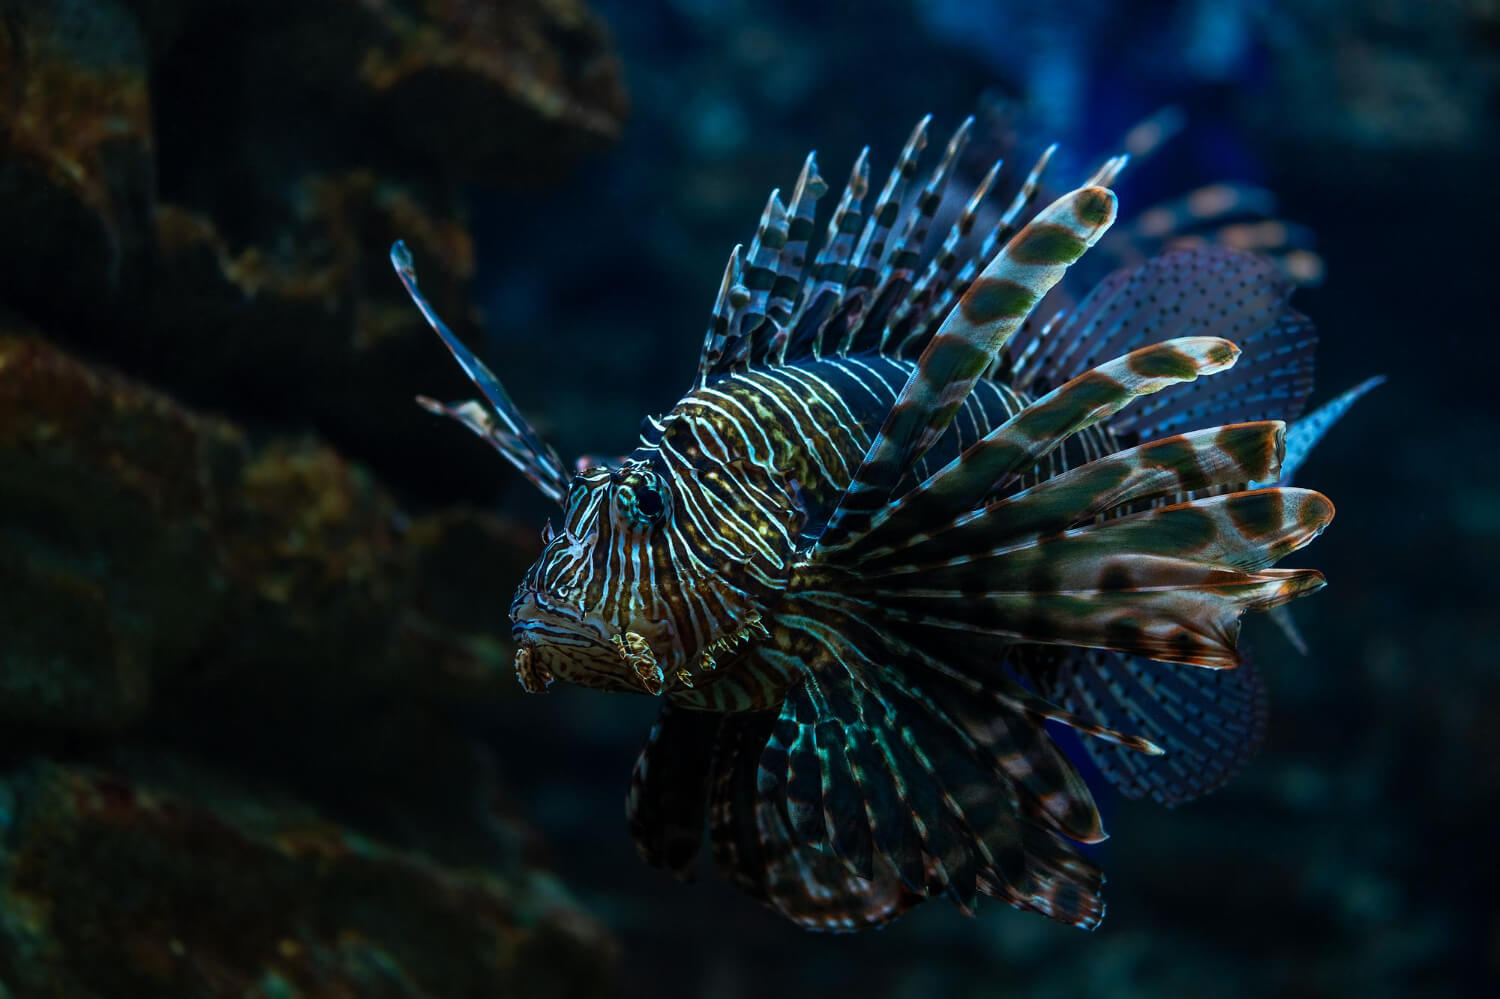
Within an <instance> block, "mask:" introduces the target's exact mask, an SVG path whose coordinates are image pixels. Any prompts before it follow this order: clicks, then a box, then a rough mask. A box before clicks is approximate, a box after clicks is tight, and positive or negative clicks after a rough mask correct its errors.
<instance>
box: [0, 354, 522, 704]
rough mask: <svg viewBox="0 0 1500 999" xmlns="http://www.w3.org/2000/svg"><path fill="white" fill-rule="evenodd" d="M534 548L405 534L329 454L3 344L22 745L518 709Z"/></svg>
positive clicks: (476, 530) (474, 537)
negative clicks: (250, 722) (464, 709)
mask: <svg viewBox="0 0 1500 999" xmlns="http://www.w3.org/2000/svg"><path fill="white" fill-rule="evenodd" d="M528 542H529V543H528ZM534 544H535V540H534V539H532V538H530V537H529V536H524V535H522V534H520V533H519V532H517V531H516V530H515V529H514V528H511V527H507V526H505V525H504V524H503V523H502V522H500V521H498V520H495V519H493V518H490V517H487V516H484V515H479V514H476V513H464V512H461V511H451V512H446V513H440V514H434V515H431V516H430V517H428V518H418V519H417V520H415V521H412V520H410V519H409V518H407V517H406V516H405V515H404V514H402V513H401V511H400V509H399V508H398V506H397V504H396V503H395V501H394V500H393V499H392V498H391V497H390V496H389V495H388V494H387V493H386V492H385V491H384V490H383V489H381V488H380V487H379V485H378V484H377V483H376V482H375V481H374V480H373V479H372V478H371V477H370V476H369V474H368V473H367V472H365V471H364V470H363V469H361V468H360V467H358V466H356V465H352V464H350V463H349V462H347V461H345V460H344V459H342V458H341V457H339V456H338V455H337V454H336V453H334V452H333V451H331V450H329V449H328V448H326V447H323V446H321V445H319V444H317V443H315V442H312V441H308V440H302V439H282V440H276V441H271V442H269V443H266V444H264V445H260V446H253V445H252V444H251V443H250V442H249V441H248V440H247V439H246V437H245V435H244V434H243V433H242V432H241V431H240V430H239V429H237V428H236V427H235V426H233V425H232V424H229V423H227V422H225V421H223V420H219V419H216V418H212V417H207V416H203V415H199V414H196V413H194V412H192V411H190V410H188V409H185V408H183V407H181V406H179V405H177V404H175V403H174V402H172V401H171V399H170V398H168V397H167V396H165V395H163V394H161V393H159V392H156V391H153V390H151V389H149V388H147V387H145V386H143V385H140V384H139V383H136V382H134V381H132V380H130V379H127V378H124V377H122V376H119V375H116V374H111V373H108V372H105V371H103V370H101V369H98V368H95V367H93V366H91V365H89V364H87V363H85V362H82V361H80V360H78V359H76V358H73V357H70V356H69V355H67V354H66V353H64V352H62V351H60V350H58V349H57V348H55V347H53V346H51V345H49V344H47V343H46V342H45V341H43V340H41V339H39V338H37V337H35V336H32V335H26V334H21V333H10V334H5V335H0V595H3V599H0V624H3V625H4V629H3V634H4V636H5V645H4V650H3V651H4V667H5V668H4V669H3V670H0V718H3V719H6V720H8V721H9V722H11V723H13V724H14V723H20V724H28V725H39V726H45V727H60V728H64V729H70V730H83V729H97V728H120V727H123V726H127V725H129V724H131V723H132V722H135V721H137V720H139V719H140V718H141V717H142V716H143V714H144V713H145V712H146V711H147V709H148V708H149V707H150V705H151V703H152V701H153V695H154V693H158V692H160V691H162V690H163V689H165V690H166V693H167V695H168V696H176V697H178V698H181V697H184V696H187V694H188V693H189V692H190V693H191V695H192V697H193V699H194V703H195V705H196V707H197V708H198V709H199V710H200V711H209V712H211V711H212V709H213V708H214V707H216V706H219V707H222V706H225V705H231V704H235V703H237V702H239V701H241V700H242V699H244V698H246V697H249V698H251V700H252V701H254V700H256V699H259V700H262V701H266V702H273V701H274V702H277V703H279V704H288V703H293V704H295V703H304V702H305V703H311V704H314V705H327V704H330V703H339V702H343V703H349V702H357V701H360V700H361V699H367V698H369V697H371V696H373V695H377V694H385V695H401V696H414V697H417V698H418V699H424V700H433V701H436V700H443V699H446V700H450V701H457V700H462V701H464V702H466V703H469V704H471V705H479V704H483V703H486V702H490V701H493V699H494V698H496V697H502V696H509V694H510V692H511V691H512V690H513V685H514V681H513V679H512V676H511V671H510V665H509V647H508V637H509V636H508V632H509V622H508V619H507V617H506V613H505V611H506V608H507V606H508V600H509V595H510V594H509V590H510V586H511V584H512V582H513V579H514V576H515V575H516V572H517V568H518V566H519V565H520V564H521V562H522V561H523V560H524V559H525V558H527V557H528V554H529V551H530V547H532V546H534ZM486 566H494V567H495V570H496V571H494V572H493V573H488V572H485V571H483V569H484V567H486ZM458 595H461V596H462V600H461V601H459V603H458V604H457V605H455V606H452V607H450V606H449V603H450V598H451V597H455V596H458ZM174 691H176V693H175V694H174Z"/></svg>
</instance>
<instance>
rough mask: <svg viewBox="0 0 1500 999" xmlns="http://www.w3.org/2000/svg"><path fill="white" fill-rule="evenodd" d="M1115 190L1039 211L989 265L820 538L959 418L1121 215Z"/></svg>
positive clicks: (1075, 195) (851, 523)
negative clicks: (1050, 295) (1007, 349)
mask: <svg viewBox="0 0 1500 999" xmlns="http://www.w3.org/2000/svg"><path fill="white" fill-rule="evenodd" d="M1114 216H1115V196H1114V194H1113V193H1112V192H1110V191H1109V190H1108V189H1106V188H1102V187H1083V188H1079V189H1078V190H1076V191H1073V192H1072V193H1070V194H1067V195H1064V196H1063V197H1062V198H1060V199H1058V200H1057V201H1055V202H1053V203H1052V204H1051V205H1049V206H1048V207H1047V208H1044V209H1043V210H1042V211H1041V212H1039V213H1038V214H1037V216H1036V218H1035V219H1033V220H1032V221H1031V222H1030V223H1029V224H1028V225H1027V226H1026V228H1024V229H1022V230H1021V232H1020V233H1019V234H1017V235H1016V237H1015V238H1014V239H1012V240H1011V241H1010V242H1009V243H1008V244H1006V247H1005V249H1004V250H1002V251H1001V252H1000V253H999V255H997V256H996V257H995V259H994V260H993V261H992V262H991V263H990V264H989V266H987V267H986V268H985V270H984V273H983V274H982V275H981V276H980V277H979V279H978V280H976V281H975V282H974V283H973V284H972V285H971V286H970V287H969V290H968V291H966V292H965V293H964V296H963V298H962V299H960V301H959V304H958V307H957V308H955V309H954V310H953V312H952V313H951V314H950V315H949V316H948V318H947V319H946V320H945V321H944V322H943V325H942V326H941V327H939V329H938V331H937V333H935V334H934V335H933V337H932V340H931V341H930V342H929V343H928V344H927V347H926V348H925V349H924V350H923V351H922V356H921V357H920V358H919V359H918V361H917V366H916V369H915V370H914V371H913V372H912V374H911V377H910V378H909V379H908V380H907V382H906V385H905V386H904V387H903V388H902V389H901V393H900V394H899V395H898V396H897V398H896V401H895V403H894V404H893V406H892V407H891V411H890V415H889V416H887V417H886V419H885V422H884V423H883V424H882V426H881V428H880V430H879V432H877V433H876V435H875V437H874V439H873V440H872V441H871V443H870V446H869V448H868V449H867V450H866V452H865V456H864V458H863V460H862V461H861V462H860V465H859V469H858V470H857V471H856V472H855V475H854V480H853V482H852V483H851V484H850V486H849V488H848V489H847V490H846V491H845V493H844V495H843V497H842V498H841V499H840V500H839V503H838V506H837V507H836V508H835V511H834V513H833V515H832V516H831V517H830V519H829V522H828V525H827V526H826V527H825V528H824V531H823V535H822V537H821V538H820V539H819V542H818V547H819V548H820V549H826V548H831V547H836V546H838V545H839V544H840V543H842V542H843V541H844V540H846V539H847V538H848V537H850V536H852V535H855V534H858V533H862V532H863V530H864V529H865V528H866V526H867V525H868V522H869V518H870V517H871V516H872V515H873V514H874V512H875V511H876V510H878V509H879V508H880V507H881V506H882V505H883V504H884V503H885V502H886V501H887V500H888V499H889V498H890V495H891V492H892V490H894V489H895V487H896V484H897V482H898V481H899V479H900V477H901V475H902V474H903V473H904V472H905V471H906V470H907V469H908V468H909V467H910V466H911V464H912V463H913V462H915V461H916V460H917V459H918V458H920V457H921V456H922V454H923V453H925V452H926V450H927V448H928V447H930V446H931V445H932V443H933V442H934V441H936V440H937V439H938V437H940V436H941V435H942V433H943V431H944V430H946V429H947V428H948V425H949V424H950V423H951V422H952V420H953V416H954V414H955V413H956V412H957V411H958V408H959V406H961V405H962V404H963V401H964V399H965V398H967V396H968V394H969V392H970V390H971V389H972V388H973V386H974V383H975V382H976V381H977V380H978V379H979V378H980V377H981V376H982V375H983V374H984V372H985V370H986V369H987V368H988V367H989V366H990V364H991V363H992V362H993V361H994V359H995V357H996V355H997V353H998V352H999V350H1000V348H1001V347H1002V346H1004V344H1005V341H1006V340H1007V339H1009V338H1010V336H1011V335H1012V334H1013V333H1014V332H1015V331H1016V330H1017V329H1018V328H1019V327H1020V325H1021V322H1022V320H1024V319H1025V318H1026V316H1027V315H1028V314H1029V313H1030V311H1031V309H1032V307H1033V306H1034V305H1035V304H1036V303H1037V301H1039V300H1040V299H1041V298H1042V296H1043V295H1045V294H1046V292H1047V291H1048V290H1049V289H1050V288H1052V286H1053V285H1055V284H1057V282H1058V281H1059V280H1061V279H1062V275H1063V272H1064V271H1065V270H1066V269H1067V267H1068V265H1069V264H1071V263H1073V262H1074V261H1075V260H1077V259H1078V258H1079V257H1080V256H1082V255H1083V252H1084V251H1085V250H1086V249H1088V247H1089V246H1091V245H1092V244H1093V243H1094V242H1095V241H1096V240H1098V238H1099V237H1100V236H1101V235H1103V233H1104V231H1105V230H1106V229H1107V228H1108V227H1109V225H1110V223H1111V222H1113V221H1114Z"/></svg>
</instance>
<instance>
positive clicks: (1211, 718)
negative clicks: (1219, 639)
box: [1031, 650, 1266, 805]
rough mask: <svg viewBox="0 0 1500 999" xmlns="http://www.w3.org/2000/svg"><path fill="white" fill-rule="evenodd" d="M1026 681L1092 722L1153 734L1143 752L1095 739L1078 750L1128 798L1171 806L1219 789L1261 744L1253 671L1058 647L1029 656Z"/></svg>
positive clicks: (1260, 699)
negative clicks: (1149, 750)
mask: <svg viewBox="0 0 1500 999" xmlns="http://www.w3.org/2000/svg"><path fill="white" fill-rule="evenodd" d="M1031 674H1032V679H1033V682H1034V683H1035V685H1036V687H1037V689H1038V690H1040V691H1042V693H1043V694H1044V696H1046V697H1047V698H1048V699H1049V700H1052V701H1055V702H1056V703H1058V704H1060V705H1062V706H1063V707H1065V708H1067V709H1069V710H1070V711H1074V712H1076V713H1078V714H1080V715H1082V716H1083V717H1086V718H1088V719H1090V720H1091V721H1093V722H1095V723H1097V724H1100V725H1106V726H1121V727H1124V728H1127V729H1129V730H1130V731H1133V732H1139V733H1141V734H1142V735H1145V736H1147V737H1148V738H1150V739H1152V740H1153V741H1154V742H1155V743H1157V744H1158V745H1160V746H1161V747H1162V749H1163V750H1164V752H1163V753H1162V754H1160V755H1151V756H1148V755H1143V754H1141V753H1134V752H1130V751H1129V750H1126V749H1123V748H1122V747H1120V746H1116V745H1111V744H1109V743H1107V742H1103V741H1101V740H1098V739H1084V740H1083V746H1084V749H1085V750H1086V751H1087V752H1088V754H1089V756H1090V757H1091V758H1092V759H1093V761H1094V763H1095V764H1096V765H1097V766H1098V767H1099V769H1100V770H1101V771H1102V772H1103V773H1104V775H1105V777H1107V778H1108V779H1109V781H1110V783H1112V784H1114V785H1115V787H1116V788H1118V789H1119V790H1120V791H1121V793H1123V794H1124V795H1126V796H1127V797H1130V798H1151V799H1153V800H1155V801H1158V802H1160V803H1162V804H1165V805H1178V804H1182V803H1183V802H1187V801H1191V800H1193V799H1195V798H1199V797H1202V796H1203V795H1205V794H1208V793H1209V792H1211V791H1213V790H1215V789H1217V788H1218V787H1220V786H1222V785H1223V784H1224V783H1225V782H1226V781H1228V780H1229V779H1230V778H1231V777H1233V776H1234V775H1235V774H1236V773H1237V772H1238V771H1239V770H1240V768H1241V767H1243V766H1244V765H1245V764H1246V763H1247V762H1248V761H1249V760H1250V759H1252V758H1253V757H1254V756H1255V753H1256V752H1257V751H1258V750H1259V749H1260V746H1261V743H1262V742H1263V741H1264V738H1265V732H1266V692H1265V682H1264V680H1263V679H1262V677H1261V673H1260V670H1258V669H1257V668H1256V667H1255V664H1254V663H1253V662H1252V661H1250V660H1249V659H1245V658H1242V660H1241V663H1240V666H1239V668H1238V669H1232V670H1209V669H1194V668H1192V667H1184V666H1178V665H1174V664H1171V663H1162V662H1153V661H1152V660H1149V659H1143V658H1141V657H1138V656H1127V655H1121V654H1119V653H1116V652H1108V651H1088V652H1083V651H1077V650H1066V651H1065V650H1058V654H1057V655H1055V656H1050V657H1043V658H1040V659H1038V660H1037V661H1036V663H1035V667H1034V668H1033V670H1032V671H1031Z"/></svg>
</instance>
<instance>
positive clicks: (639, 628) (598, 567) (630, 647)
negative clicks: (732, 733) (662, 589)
mask: <svg viewBox="0 0 1500 999" xmlns="http://www.w3.org/2000/svg"><path fill="white" fill-rule="evenodd" d="M671 514H672V494H671V490H670V489H669V488H668V484H667V482H666V481H665V480H664V478H663V477H662V476H661V475H660V474H658V472H657V471H656V470H655V469H653V468H652V467H651V463H649V462H639V461H631V462H626V463H625V464H623V465H621V466H620V467H617V468H611V467H607V466H602V465H595V466H591V467H588V468H585V469H583V470H582V471H581V472H580V473H579V474H578V475H577V476H576V477H574V479H573V481H572V483H571V484H570V486H569V487H568V492H567V495H566V497H565V498H564V503H563V521H562V529H561V530H560V531H553V529H552V525H551V524H550V523H549V524H548V525H547V528H546V530H545V531H544V532H543V540H544V541H545V547H544V548H543V549H542V554H541V557H540V558H538V559H537V561H536V563H535V564H534V565H532V567H531V569H530V570H529V571H528V572H527V573H526V577H525V579H524V580H523V581H522V583H521V585H520V587H519V588H518V589H517V590H516V596H515V599H514V600H513V601H512V602H511V608H510V617H511V622H512V629H513V635H514V637H515V641H516V650H517V652H516V675H517V677H518V678H519V679H520V681H521V684H522V686H523V687H525V688H526V689H527V690H530V691H540V690H543V689H545V688H546V685H547V684H548V683H550V682H551V681H552V680H553V679H554V678H558V679H562V680H565V681H568V682H570V683H576V684H580V685H582V686H586V687H598V688H605V689H611V690H631V691H640V690H646V691H648V692H652V693H657V692H660V690H661V689H662V688H663V686H665V678H666V676H667V675H668V673H667V670H670V669H671V668H672V667H673V665H674V664H673V663H672V662H671V661H670V659H671V657H670V654H669V651H668V650H670V649H671V648H672V647H673V646H674V645H675V644H676V643H675V642H674V641H673V639H674V628H673V624H672V620H671V617H670V615H667V614H665V613H662V610H663V608H662V607H661V602H660V601H654V600H650V599H646V598H644V597H643V595H642V586H643V585H644V586H650V585H652V583H653V580H652V578H651V577H652V576H654V572H653V569H654V567H655V566H656V565H657V558H656V557H655V552H654V551H653V550H652V549H653V547H654V545H655V543H656V538H655V535H656V534H657V532H658V531H659V529H660V528H661V527H662V526H663V525H664V524H665V523H666V521H667V519H668V518H669V517H670V516H671ZM643 577H644V578H643ZM663 583H665V581H663ZM653 612H654V614H653Z"/></svg>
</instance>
